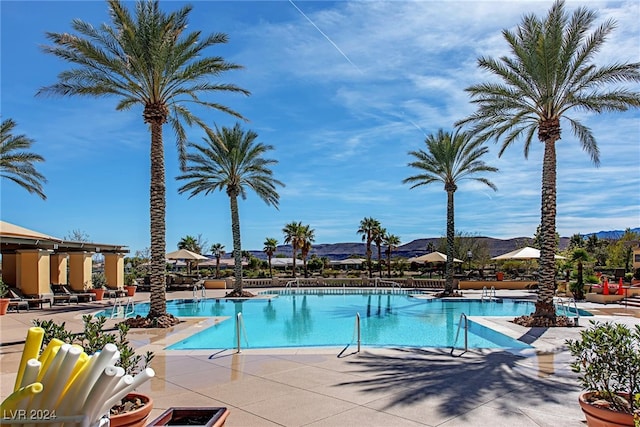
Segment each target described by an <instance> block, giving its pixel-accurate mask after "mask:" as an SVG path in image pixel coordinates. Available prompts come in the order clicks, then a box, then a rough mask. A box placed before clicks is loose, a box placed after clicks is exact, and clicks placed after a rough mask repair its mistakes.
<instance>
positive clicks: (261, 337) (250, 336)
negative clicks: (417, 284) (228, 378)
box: [105, 290, 534, 350]
mask: <svg viewBox="0 0 640 427" xmlns="http://www.w3.org/2000/svg"><path fill="white" fill-rule="evenodd" d="M301 291H302V290H300V292H297V293H296V292H293V293H292V292H291V291H287V292H281V294H280V295H277V296H276V297H274V298H272V299H250V300H238V299H236V300H233V299H229V300H228V299H203V300H171V301H167V311H168V312H169V313H171V314H173V315H175V316H178V317H220V318H222V319H221V321H220V322H218V323H217V324H215V325H213V326H211V327H209V328H207V329H205V330H203V331H201V332H199V333H196V334H194V335H192V336H190V337H188V338H186V339H184V340H182V341H180V342H178V343H175V344H173V345H171V346H169V347H167V349H168V350H185V349H227V348H235V347H236V315H237V313H242V317H243V319H244V320H243V324H244V328H243V332H242V334H241V336H242V338H241V345H242V348H277V347H333V346H345V345H347V344H349V343H352V342H354V339H355V319H356V313H359V315H360V326H361V342H362V345H363V346H376V347H385V346H403V347H451V346H452V345H453V342H454V340H455V336H456V332H457V329H458V322H459V320H460V313H465V314H466V315H467V316H510V317H515V316H520V315H523V314H529V313H531V312H532V311H533V309H534V307H533V304H532V303H530V302H525V301H515V300H508V299H502V300H494V301H484V302H483V301H479V300H466V299H465V300H457V299H456V300H453V301H452V300H442V299H422V298H416V297H414V296H413V295H410V294H408V293H385V292H384V291H382V292H376V293H372V292H369V293H358V294H343V295H332V294H331V295H329V294H325V293H320V294H318V293H314V294H305V293H302V292H301ZM148 310H149V306H148V304H138V305H137V306H136V314H140V315H142V316H145V315H146V314H147V313H148ZM108 314H109V313H107V312H105V315H108ZM458 345H462V336H461V337H460V339H459V341H458ZM469 347H471V348H515V349H518V348H527V347H529V346H528V345H527V344H525V343H522V342H520V341H517V340H515V339H512V338H510V337H508V336H506V335H503V334H500V333H498V332H496V331H494V330H492V329H490V328H486V327H484V326H482V325H480V324H478V323H475V322H470V327H469Z"/></svg>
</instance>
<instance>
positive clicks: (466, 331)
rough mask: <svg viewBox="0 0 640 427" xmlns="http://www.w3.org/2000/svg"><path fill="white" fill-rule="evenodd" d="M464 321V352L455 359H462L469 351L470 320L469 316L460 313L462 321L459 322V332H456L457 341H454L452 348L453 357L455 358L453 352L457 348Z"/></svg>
mask: <svg viewBox="0 0 640 427" xmlns="http://www.w3.org/2000/svg"><path fill="white" fill-rule="evenodd" d="M463 319H464V351H463V352H462V353H460V354H459V355H457V356H455V357H460V356H462V355H463V354H465V353H466V352H467V350H468V349H469V319H468V318H467V315H466V314H464V313H460V321H459V322H458V330H457V332H456V339H455V340H454V341H453V345H452V346H451V356H453V351H454V350H455V348H456V343H457V342H458V336H459V335H460V327H461V326H462V325H463V322H462V321H463Z"/></svg>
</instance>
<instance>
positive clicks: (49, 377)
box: [28, 344, 71, 410]
mask: <svg viewBox="0 0 640 427" xmlns="http://www.w3.org/2000/svg"><path fill="white" fill-rule="evenodd" d="M70 348H71V344H63V345H61V346H60V349H59V350H58V353H56V355H55V356H54V359H53V361H52V362H51V364H50V365H49V367H48V368H47V372H45V373H44V375H43V376H42V379H41V380H40V383H42V387H43V389H42V393H38V394H37V395H35V396H34V397H33V399H31V402H30V403H29V407H28V409H29V410H39V409H48V410H53V409H54V408H44V407H43V406H42V402H44V401H45V399H47V395H48V394H49V392H50V391H51V389H52V388H53V386H54V383H55V382H56V381H57V380H58V378H59V377H58V371H59V369H60V365H62V361H63V360H64V358H65V356H66V355H67V352H68V351H69V349H70ZM40 374H42V373H40Z"/></svg>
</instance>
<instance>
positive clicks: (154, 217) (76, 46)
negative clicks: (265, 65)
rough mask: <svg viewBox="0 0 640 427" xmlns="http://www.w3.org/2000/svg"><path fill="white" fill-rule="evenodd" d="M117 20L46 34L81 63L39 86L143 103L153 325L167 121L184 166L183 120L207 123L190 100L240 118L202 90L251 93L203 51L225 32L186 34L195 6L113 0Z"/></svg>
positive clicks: (59, 52) (157, 311) (123, 105)
mask: <svg viewBox="0 0 640 427" xmlns="http://www.w3.org/2000/svg"><path fill="white" fill-rule="evenodd" d="M108 4H109V10H110V17H111V20H112V24H111V25H109V24H102V25H100V26H99V27H94V26H93V25H91V24H88V23H85V22H83V21H81V20H74V21H73V22H72V24H71V25H72V28H73V30H74V31H76V32H77V33H78V34H77V35H74V34H68V33H47V34H46V36H47V38H48V39H49V40H50V41H51V42H52V43H53V45H52V46H45V47H43V50H44V52H45V53H50V54H52V55H55V56H57V57H59V58H61V59H63V60H65V61H68V62H70V63H72V64H74V65H75V66H76V68H73V69H71V70H67V71H63V72H62V73H60V74H59V75H58V82H57V83H55V84H54V85H52V86H48V87H45V88H42V89H40V90H39V91H38V94H53V95H63V96H66V95H69V96H70V95H80V96H90V97H103V96H115V97H117V98H119V103H118V105H117V107H116V109H117V110H129V109H130V108H131V107H133V106H135V105H140V106H142V109H143V113H142V117H143V120H144V123H146V124H148V125H149V130H150V133H151V150H150V152H151V182H150V190H149V193H150V230H151V233H150V234H151V261H150V273H151V295H150V300H151V303H150V310H149V315H148V317H149V318H150V319H152V320H155V321H153V322H150V323H151V324H162V325H170V324H175V323H177V319H172V320H171V321H168V322H157V320H158V319H159V318H161V317H170V318H171V316H168V315H167V313H166V298H165V278H164V276H165V249H166V233H165V228H166V218H165V210H166V197H165V194H166V183H165V162H164V142H163V137H162V130H163V125H164V124H165V123H167V122H168V123H170V124H171V126H172V128H173V130H174V132H175V134H176V136H177V141H176V142H177V147H178V155H179V159H180V165H181V167H182V168H184V165H185V162H186V140H187V135H186V133H185V129H184V127H183V126H182V121H184V122H185V123H187V124H188V125H191V124H193V123H196V124H198V125H200V126H201V127H203V128H204V129H205V130H207V131H210V129H209V128H208V126H207V125H206V124H205V123H204V122H203V121H202V120H201V119H200V118H199V117H197V116H195V115H194V114H192V113H191V111H190V110H189V109H188V108H187V107H186V105H187V104H186V103H192V104H195V105H199V106H202V107H205V108H211V109H214V110H219V111H222V112H224V113H228V114H231V115H232V116H235V117H239V118H242V116H241V115H240V114H239V113H237V112H235V111H233V110H232V109H230V108H228V107H226V106H224V105H222V104H219V103H217V102H213V101H205V100H202V99H200V96H201V95H208V94H215V93H219V92H223V93H227V92H233V93H241V94H244V95H249V92H248V91H246V90H244V89H241V88H239V87H237V86H235V85H232V84H227V83H220V82H219V80H220V76H221V74H222V73H224V72H226V71H231V70H236V69H239V68H242V67H240V66H239V65H236V64H232V63H229V62H226V61H225V60H224V58H222V57H220V56H214V57H211V56H207V55H206V54H205V53H206V49H208V48H210V47H213V46H216V45H219V44H224V43H226V42H227V35H226V34H223V33H215V34H211V35H209V36H206V37H203V36H202V34H201V32H200V31H194V32H187V24H188V18H189V13H190V12H191V10H192V7H191V6H188V5H187V6H184V7H182V8H180V9H179V10H177V11H176V12H172V13H168V14H167V13H164V12H162V11H161V10H160V6H159V2H158V1H151V0H140V1H138V2H137V3H136V7H135V17H132V16H131V13H130V12H129V11H128V10H127V9H126V8H125V7H124V4H123V2H121V1H119V0H108Z"/></svg>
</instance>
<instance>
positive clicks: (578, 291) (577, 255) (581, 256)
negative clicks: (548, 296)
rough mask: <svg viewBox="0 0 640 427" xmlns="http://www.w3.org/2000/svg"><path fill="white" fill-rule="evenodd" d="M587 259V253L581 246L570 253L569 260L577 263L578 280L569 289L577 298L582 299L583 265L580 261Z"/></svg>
mask: <svg viewBox="0 0 640 427" xmlns="http://www.w3.org/2000/svg"><path fill="white" fill-rule="evenodd" d="M589 259H590V258H589V254H588V253H587V251H585V250H584V249H583V248H576V249H574V250H573V252H572V253H571V261H576V262H577V263H578V282H577V283H576V285H575V286H572V287H571V291H572V292H573V294H574V296H575V299H577V300H581V299H584V279H583V277H584V274H583V269H584V266H583V264H582V263H583V262H585V261H589Z"/></svg>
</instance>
